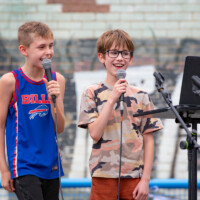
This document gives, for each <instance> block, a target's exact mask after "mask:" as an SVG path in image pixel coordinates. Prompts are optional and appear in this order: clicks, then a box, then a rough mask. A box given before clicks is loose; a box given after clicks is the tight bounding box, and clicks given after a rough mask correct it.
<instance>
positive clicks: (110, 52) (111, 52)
mask: <svg viewBox="0 0 200 200" xmlns="http://www.w3.org/2000/svg"><path fill="white" fill-rule="evenodd" d="M105 53H108V56H109V57H110V58H117V57H118V56H119V54H120V53H121V55H122V57H123V58H125V59H129V58H131V57H132V56H133V52H131V51H117V50H107V51H105Z"/></svg>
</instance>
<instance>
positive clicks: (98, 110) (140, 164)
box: [78, 29, 162, 200]
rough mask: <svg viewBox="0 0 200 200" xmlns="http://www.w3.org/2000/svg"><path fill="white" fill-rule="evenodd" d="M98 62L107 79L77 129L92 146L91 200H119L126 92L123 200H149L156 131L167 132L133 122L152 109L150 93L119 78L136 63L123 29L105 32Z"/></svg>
mask: <svg viewBox="0 0 200 200" xmlns="http://www.w3.org/2000/svg"><path fill="white" fill-rule="evenodd" d="M97 52H98V58H99V61H100V62H101V63H102V64H103V65H104V66H105V68H106V70H107V76H106V79H105V80H104V81H102V82H100V83H98V84H95V85H91V86H90V87H88V88H87V89H86V90H85V91H84V92H83V95H82V100H81V106H80V118H79V123H78V126H79V127H81V128H88V129H89V133H90V136H91V138H92V139H93V147H92V152H91V156H90V161H89V165H90V172H91V176H92V187H91V199H92V200H104V199H105V200H116V199H117V195H118V176H119V162H120V135H121V131H120V129H121V114H120V108H119V98H120V96H121V94H122V93H124V103H123V104H124V112H123V126H122V159H121V177H120V199H136V200H147V199H148V193H149V181H150V175H151V169H152V164H153V155H154V140H153V132H154V131H157V130H159V129H161V128H162V124H161V121H160V120H159V119H155V118H144V117H133V114H134V113H137V112H142V111H143V112H144V111H148V110H153V109H154V106H153V103H152V101H151V99H150V98H149V96H148V94H147V93H146V92H145V91H144V90H142V89H140V88H137V87H134V86H132V85H129V84H128V83H127V81H126V80H125V79H119V80H118V79H117V77H116V72H117V70H119V69H123V70H126V69H127V67H128V66H129V65H130V64H131V62H132V60H133V52H134V44H133V42H132V40H131V38H130V36H129V35H128V34H127V33H126V32H124V31H123V30H119V29H117V30H110V31H107V32H105V33H104V34H103V35H102V36H101V37H100V38H99V39H98V41H97Z"/></svg>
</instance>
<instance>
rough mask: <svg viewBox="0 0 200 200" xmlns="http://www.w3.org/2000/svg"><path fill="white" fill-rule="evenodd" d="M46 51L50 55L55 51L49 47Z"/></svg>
mask: <svg viewBox="0 0 200 200" xmlns="http://www.w3.org/2000/svg"><path fill="white" fill-rule="evenodd" d="M45 53H46V54H47V55H50V54H52V53H53V51H52V49H51V48H47V49H46V52H45Z"/></svg>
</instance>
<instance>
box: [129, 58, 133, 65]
mask: <svg viewBox="0 0 200 200" xmlns="http://www.w3.org/2000/svg"><path fill="white" fill-rule="evenodd" d="M132 61H133V56H132V57H131V58H130V61H129V65H130V64H131V63H132Z"/></svg>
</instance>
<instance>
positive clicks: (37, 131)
mask: <svg viewBox="0 0 200 200" xmlns="http://www.w3.org/2000/svg"><path fill="white" fill-rule="evenodd" d="M12 73H13V75H14V77H15V79H16V85H15V94H14V97H13V100H12V102H10V105H9V109H8V115H7V122H6V143H7V154H8V161H9V167H10V171H11V178H16V177H19V176H24V175H35V176H37V177H40V178H44V179H54V178H58V177H59V166H58V149H57V144H56V139H57V138H56V134H55V131H54V124H53V118H52V115H51V106H50V101H49V100H48V95H47V91H46V87H45V84H44V81H43V80H41V81H39V82H35V81H33V80H31V79H29V78H28V77H27V76H26V75H25V74H24V73H23V71H22V69H21V68H20V69H17V70H14V71H13V72H12ZM52 76H53V79H54V80H56V74H55V72H52ZM59 159H60V154H59ZM60 168H61V175H63V169H62V166H61V162H60Z"/></svg>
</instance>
